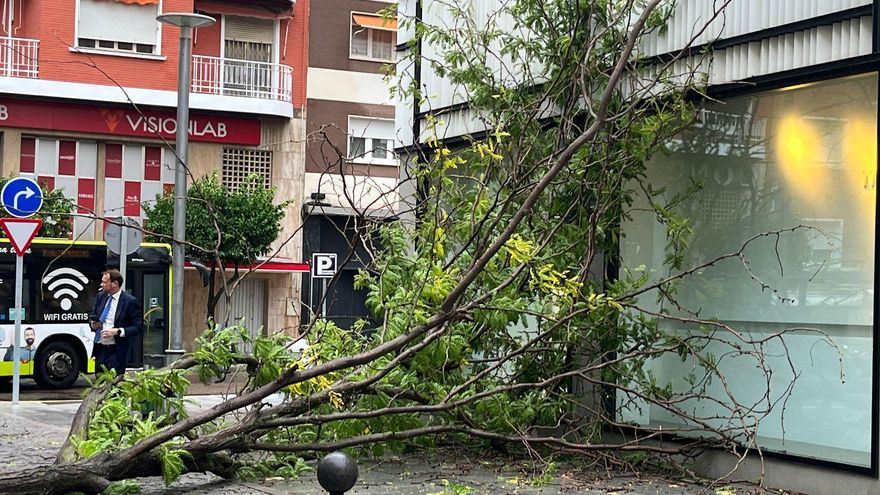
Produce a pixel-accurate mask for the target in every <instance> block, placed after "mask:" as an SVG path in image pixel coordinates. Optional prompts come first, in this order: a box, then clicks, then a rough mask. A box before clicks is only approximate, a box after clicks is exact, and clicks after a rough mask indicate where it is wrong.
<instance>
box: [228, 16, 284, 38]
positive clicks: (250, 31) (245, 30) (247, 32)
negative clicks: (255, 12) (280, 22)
mask: <svg viewBox="0 0 880 495" xmlns="http://www.w3.org/2000/svg"><path fill="white" fill-rule="evenodd" d="M223 19H224V22H225V23H226V27H225V29H226V34H225V35H224V36H225V38H226V41H246V42H248V43H262V44H267V45H271V44H273V43H275V21H273V20H271V19H257V18H255V17H238V16H234V15H227V16H223Z"/></svg>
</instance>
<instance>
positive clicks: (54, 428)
mask: <svg viewBox="0 0 880 495" xmlns="http://www.w3.org/2000/svg"><path fill="white" fill-rule="evenodd" d="M191 399H192V400H193V401H194V402H195V403H196V407H207V406H210V405H212V404H215V403H216V402H217V401H218V400H220V397H219V396H216V395H201V396H191ZM78 406H79V403H78V401H71V400H64V401H48V400H44V401H22V402H21V403H19V404H18V405H16V406H13V405H12V404H10V403H9V402H8V401H0V432H2V433H0V456H2V458H3V459H5V460H6V462H5V463H4V464H3V465H2V466H0V472H3V471H5V472H8V471H12V470H15V469H20V468H24V467H33V466H39V465H44V464H49V463H51V462H52V461H53V460H54V456H55V452H56V451H57V449H58V447H59V446H60V445H61V443H62V442H63V441H64V439H65V438H66V436H67V431H68V427H69V425H70V422H71V420H72V418H73V415H74V413H75V412H76V409H77V407H78ZM520 467H521V466H513V465H505V464H504V463H503V462H502V461H501V460H499V459H497V458H487V457H480V458H476V457H473V454H465V453H461V452H456V453H451V452H446V453H444V454H442V455H437V454H432V455H410V456H407V457H403V458H401V457H391V458H388V459H383V460H381V461H361V463H360V475H361V476H360V481H359V483H358V485H357V486H356V487H355V488H354V489H353V490H352V491H351V492H349V493H351V494H353V495H427V494H442V495H464V494H468V493H471V494H480V493H492V494H523V495H538V494H542V495H549V494H562V493H565V494H573V495H587V494H589V495H598V494H604V495H611V494H614V495H697V494H710V495H715V494H725V495H732V494H737V495H742V494H746V493H755V491H754V490H753V489H750V488H748V487H738V489H737V490H736V491H725V490H716V489H714V488H713V489H706V488H704V487H700V486H696V485H687V484H683V483H677V482H669V481H665V480H662V479H659V478H655V477H647V478H636V477H633V476H621V475H618V476H614V477H612V478H610V479H609V478H608V477H607V476H606V475H605V473H604V472H601V473H600V472H597V471H594V470H592V469H586V470H585V469H578V468H572V467H562V468H560V469H558V470H557V471H556V472H554V473H553V475H552V476H550V477H548V478H546V479H543V480H540V479H539V480H536V479H535V478H534V476H531V475H528V474H526V473H524V472H523V471H522V470H521V469H520ZM140 481H141V484H142V488H143V491H142V493H144V494H145V495H172V494H187V495H208V494H210V495H222V494H230V495H231V494H235V495H257V494H299V495H319V494H323V493H326V492H324V491H322V490H321V489H320V487H319V485H318V483H317V481H316V477H315V473H314V472H313V471H312V472H309V473H306V474H304V475H303V476H302V477H301V478H300V479H297V480H293V481H285V480H280V479H279V480H266V481H262V482H253V483H244V482H240V481H225V480H221V479H220V478H217V477H215V476H211V475H201V474H190V475H187V476H185V477H184V478H183V479H182V480H181V481H180V482H178V483H176V484H174V485H173V486H171V487H165V486H164V484H163V483H162V481H161V479H159V478H150V479H142V480H140ZM777 493H778V492H777Z"/></svg>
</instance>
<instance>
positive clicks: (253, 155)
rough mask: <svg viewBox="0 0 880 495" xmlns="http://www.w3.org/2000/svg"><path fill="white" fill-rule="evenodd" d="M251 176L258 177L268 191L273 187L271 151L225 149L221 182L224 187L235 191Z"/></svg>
mask: <svg viewBox="0 0 880 495" xmlns="http://www.w3.org/2000/svg"><path fill="white" fill-rule="evenodd" d="M251 175H256V176H258V177H259V178H260V180H261V182H262V184H263V186H264V187H266V188H267V189H268V188H269V187H272V152H271V151H266V150H255V149H248V148H223V166H222V175H221V180H222V181H223V185H224V186H226V187H227V188H228V189H230V190H232V191H235V190H237V189H238V188H239V187H240V186H241V184H242V183H244V181H245V179H247V178H248V177H250V176H251Z"/></svg>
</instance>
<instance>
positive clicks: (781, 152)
mask: <svg viewBox="0 0 880 495" xmlns="http://www.w3.org/2000/svg"><path fill="white" fill-rule="evenodd" d="M776 154H777V159H778V162H779V168H780V170H781V171H782V174H783V178H784V179H785V181H786V183H787V184H788V185H789V187H790V188H791V190H792V191H796V192H797V193H798V194H799V195H800V196H802V197H803V198H804V199H807V200H810V201H818V200H820V199H821V198H822V195H821V194H819V193H820V192H821V187H822V185H823V183H824V182H825V181H824V180H823V179H824V177H823V175H824V174H825V172H826V170H827V167H825V166H824V164H825V155H824V150H823V146H822V140H821V136H820V134H819V132H818V131H817V130H816V128H815V126H814V125H813V123H812V122H810V121H809V120H807V119H804V118H801V117H800V116H798V115H788V116H786V117H783V118H782V119H781V120H780V122H779V128H778V131H777V135H776Z"/></svg>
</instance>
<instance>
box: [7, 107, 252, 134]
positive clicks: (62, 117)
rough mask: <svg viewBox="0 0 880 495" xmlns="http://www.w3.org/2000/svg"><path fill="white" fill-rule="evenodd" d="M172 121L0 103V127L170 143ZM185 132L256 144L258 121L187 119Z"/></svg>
mask: <svg viewBox="0 0 880 495" xmlns="http://www.w3.org/2000/svg"><path fill="white" fill-rule="evenodd" d="M174 117H175V116H174V114H173V113H171V112H146V111H145V112H138V111H136V110H134V109H133V108H132V109H129V108H125V109H120V108H101V107H89V106H83V105H67V104H56V103H46V102H25V101H14V100H6V101H3V100H0V127H21V128H25V129H43V130H51V131H74V132H84V133H90V134H105V135H106V134H109V135H113V136H131V137H147V138H149V137H152V138H159V137H162V138H164V139H170V140H174V139H175V137H176V133H177V119H175V118H174ZM188 129H189V136H190V139H191V140H193V141H208V142H215V143H229V144H244V145H259V144H260V129H261V126H260V121H259V120H258V119H244V118H239V117H225V116H219V117H218V116H213V115H212V116H205V115H191V116H190V120H189V125H188Z"/></svg>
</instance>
